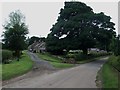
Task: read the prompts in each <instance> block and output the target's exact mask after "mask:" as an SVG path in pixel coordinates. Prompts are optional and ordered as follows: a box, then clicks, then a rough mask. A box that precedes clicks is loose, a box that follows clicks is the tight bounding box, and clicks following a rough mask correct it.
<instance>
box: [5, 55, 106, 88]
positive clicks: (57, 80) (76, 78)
mask: <svg viewBox="0 0 120 90" xmlns="http://www.w3.org/2000/svg"><path fill="white" fill-rule="evenodd" d="M106 60H107V57H106V58H102V59H100V60H97V61H94V62H90V63H86V64H81V65H79V66H77V67H73V68H69V69H64V70H59V71H57V72H54V73H51V74H44V75H41V76H35V77H32V78H26V79H22V80H19V81H16V82H13V83H10V84H7V85H5V86H3V87H7V88H97V87H96V83H95V80H96V75H97V72H98V70H99V69H100V67H101V66H102V65H103V64H104V63H105V61H106Z"/></svg>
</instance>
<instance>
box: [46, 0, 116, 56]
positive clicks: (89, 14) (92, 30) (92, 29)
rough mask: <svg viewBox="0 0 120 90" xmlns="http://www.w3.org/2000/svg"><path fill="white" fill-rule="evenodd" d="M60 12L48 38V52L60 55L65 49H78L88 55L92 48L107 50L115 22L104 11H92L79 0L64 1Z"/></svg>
mask: <svg viewBox="0 0 120 90" xmlns="http://www.w3.org/2000/svg"><path fill="white" fill-rule="evenodd" d="M59 14H60V16H59V17H58V19H57V23H55V24H54V25H53V27H52V28H51V30H50V31H51V33H50V34H48V37H47V42H46V43H47V44H46V45H47V50H48V51H49V52H52V53H54V54H61V53H62V52H63V50H64V49H66V50H67V51H69V50H78V49H79V50H83V53H84V54H87V49H88V48H92V47H99V48H101V49H104V50H107V51H108V50H109V48H108V47H109V44H110V42H111V38H112V36H113V35H115V32H114V31H113V30H114V29H115V28H114V25H115V24H114V23H113V22H110V20H111V17H110V16H107V15H105V14H104V13H103V12H101V13H94V12H93V9H92V8H91V7H89V6H87V5H86V4H84V3H81V2H65V6H64V9H61V10H60V13H59ZM63 36H64V37H63Z"/></svg>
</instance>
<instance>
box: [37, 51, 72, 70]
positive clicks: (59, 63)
mask: <svg viewBox="0 0 120 90" xmlns="http://www.w3.org/2000/svg"><path fill="white" fill-rule="evenodd" d="M37 55H38V57H39V58H41V59H43V60H46V61H49V62H50V64H52V65H53V67H55V68H69V67H73V66H74V64H67V63H62V60H61V59H59V58H57V57H55V56H52V55H50V54H48V53H45V54H41V53H37Z"/></svg>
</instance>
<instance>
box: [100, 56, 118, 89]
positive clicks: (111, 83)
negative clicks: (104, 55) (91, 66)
mask: <svg viewBox="0 0 120 90" xmlns="http://www.w3.org/2000/svg"><path fill="white" fill-rule="evenodd" d="M118 61H119V57H116V56H111V57H110V58H109V59H108V62H106V63H105V64H104V65H103V67H102V68H101V70H100V71H99V73H98V74H99V75H98V76H99V79H100V80H101V81H102V84H101V85H102V88H118V71H117V70H116V69H115V68H114V67H116V68H120V62H118ZM113 65H114V67H113ZM119 82H120V81H119Z"/></svg>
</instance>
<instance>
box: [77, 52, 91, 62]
mask: <svg viewBox="0 0 120 90" xmlns="http://www.w3.org/2000/svg"><path fill="white" fill-rule="evenodd" d="M89 57H90V56H89V55H85V54H83V53H78V54H76V55H75V60H76V61H82V60H86V59H89Z"/></svg>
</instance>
